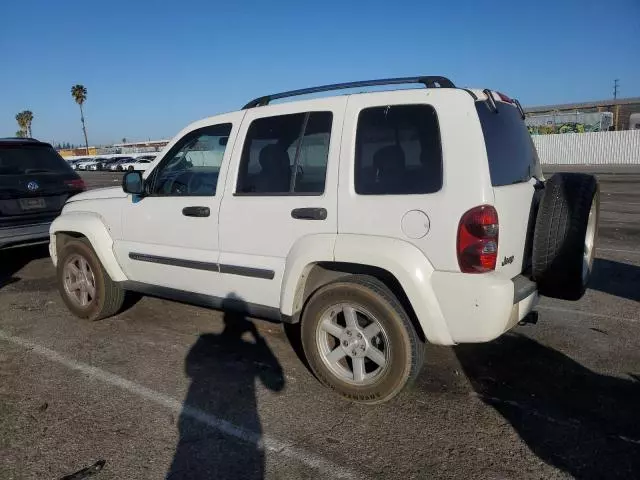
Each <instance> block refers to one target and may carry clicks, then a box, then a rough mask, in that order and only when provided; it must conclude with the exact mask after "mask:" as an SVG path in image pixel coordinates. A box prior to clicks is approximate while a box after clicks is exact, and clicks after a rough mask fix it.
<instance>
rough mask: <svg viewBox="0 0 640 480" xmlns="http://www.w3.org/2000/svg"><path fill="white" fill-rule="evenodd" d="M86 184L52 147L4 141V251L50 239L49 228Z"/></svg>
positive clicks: (0, 151) (0, 205) (0, 171)
mask: <svg viewBox="0 0 640 480" xmlns="http://www.w3.org/2000/svg"><path fill="white" fill-rule="evenodd" d="M84 189H85V185H84V181H83V180H82V179H81V178H80V177H79V176H78V174H77V173H76V172H74V171H73V169H72V168H71V167H70V166H69V164H68V163H67V162H66V161H65V160H64V159H63V158H62V157H61V156H60V155H59V154H58V152H56V151H55V150H54V149H53V147H52V146H51V145H49V144H48V143H43V142H39V141H38V140H34V139H30V138H0V248H3V247H7V246H10V245H18V244H25V243H35V242H39V241H46V240H48V239H49V225H50V224H51V222H52V221H53V219H55V218H56V217H57V216H58V215H59V214H60V211H61V210H62V207H63V206H64V203H65V202H66V201H67V199H68V198H69V197H71V196H72V195H75V194H76V193H80V192H82V191H83V190H84Z"/></svg>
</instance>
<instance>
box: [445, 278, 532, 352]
mask: <svg viewBox="0 0 640 480" xmlns="http://www.w3.org/2000/svg"><path fill="white" fill-rule="evenodd" d="M432 285H433V289H434V293H435V295H436V298H437V299H438V303H439V305H440V309H441V311H442V315H443V317H444V319H445V322H446V324H447V326H448V329H449V333H450V335H451V338H452V340H453V341H454V342H455V343H476V342H488V341H490V340H493V339H494V338H497V337H499V336H500V335H502V334H503V333H505V332H506V331H508V330H509V329H511V328H512V327H514V326H515V325H516V324H517V323H518V322H519V321H520V320H522V319H523V318H524V317H525V316H526V315H527V314H528V313H529V312H531V310H532V309H533V308H534V307H535V305H536V304H537V302H538V292H537V289H536V284H535V283H534V282H532V281H531V280H529V279H527V278H525V277H523V276H522V275H518V276H517V277H515V278H513V279H508V278H503V277H501V276H500V275H499V274H496V273H489V274H480V275H470V274H463V273H453V272H433V276H432Z"/></svg>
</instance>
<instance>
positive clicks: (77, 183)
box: [64, 178, 87, 190]
mask: <svg viewBox="0 0 640 480" xmlns="http://www.w3.org/2000/svg"><path fill="white" fill-rule="evenodd" d="M64 184H65V185H66V186H67V187H71V188H77V189H78V190H86V188H87V186H86V185H85V183H84V180H82V179H81V178H74V179H72V180H65V181H64Z"/></svg>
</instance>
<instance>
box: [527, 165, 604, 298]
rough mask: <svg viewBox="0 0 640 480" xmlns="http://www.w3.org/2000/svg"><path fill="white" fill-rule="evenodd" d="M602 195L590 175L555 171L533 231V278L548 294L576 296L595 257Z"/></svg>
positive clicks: (581, 288)
mask: <svg viewBox="0 0 640 480" xmlns="http://www.w3.org/2000/svg"><path fill="white" fill-rule="evenodd" d="M599 212H600V195H599V188H598V182H597V181H596V179H595V177H593V176H592V175H586V174H582V173H557V174H555V175H553V176H552V177H551V178H550V179H549V180H548V181H547V182H546V183H545V189H544V194H543V196H542V201H541V202H540V208H539V210H538V217H537V219H536V227H535V232H534V236H533V272H532V273H533V278H534V280H535V281H536V282H537V284H538V291H539V292H540V294H542V295H546V296H548V297H553V298H560V299H564V300H578V299H580V297H582V295H583V294H584V292H585V290H586V288H587V283H588V281H589V277H590V274H591V270H592V267H593V258H594V256H595V242H596V238H597V236H598V218H599Z"/></svg>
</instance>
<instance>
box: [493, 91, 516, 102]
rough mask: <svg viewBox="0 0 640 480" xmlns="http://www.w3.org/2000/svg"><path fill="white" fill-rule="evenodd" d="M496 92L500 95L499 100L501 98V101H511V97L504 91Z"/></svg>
mask: <svg viewBox="0 0 640 480" xmlns="http://www.w3.org/2000/svg"><path fill="white" fill-rule="evenodd" d="M496 93H497V94H498V96H499V97H500V100H502V101H503V102H507V103H513V99H512V98H509V97H508V96H507V95H505V94H504V93H500V92H496Z"/></svg>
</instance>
